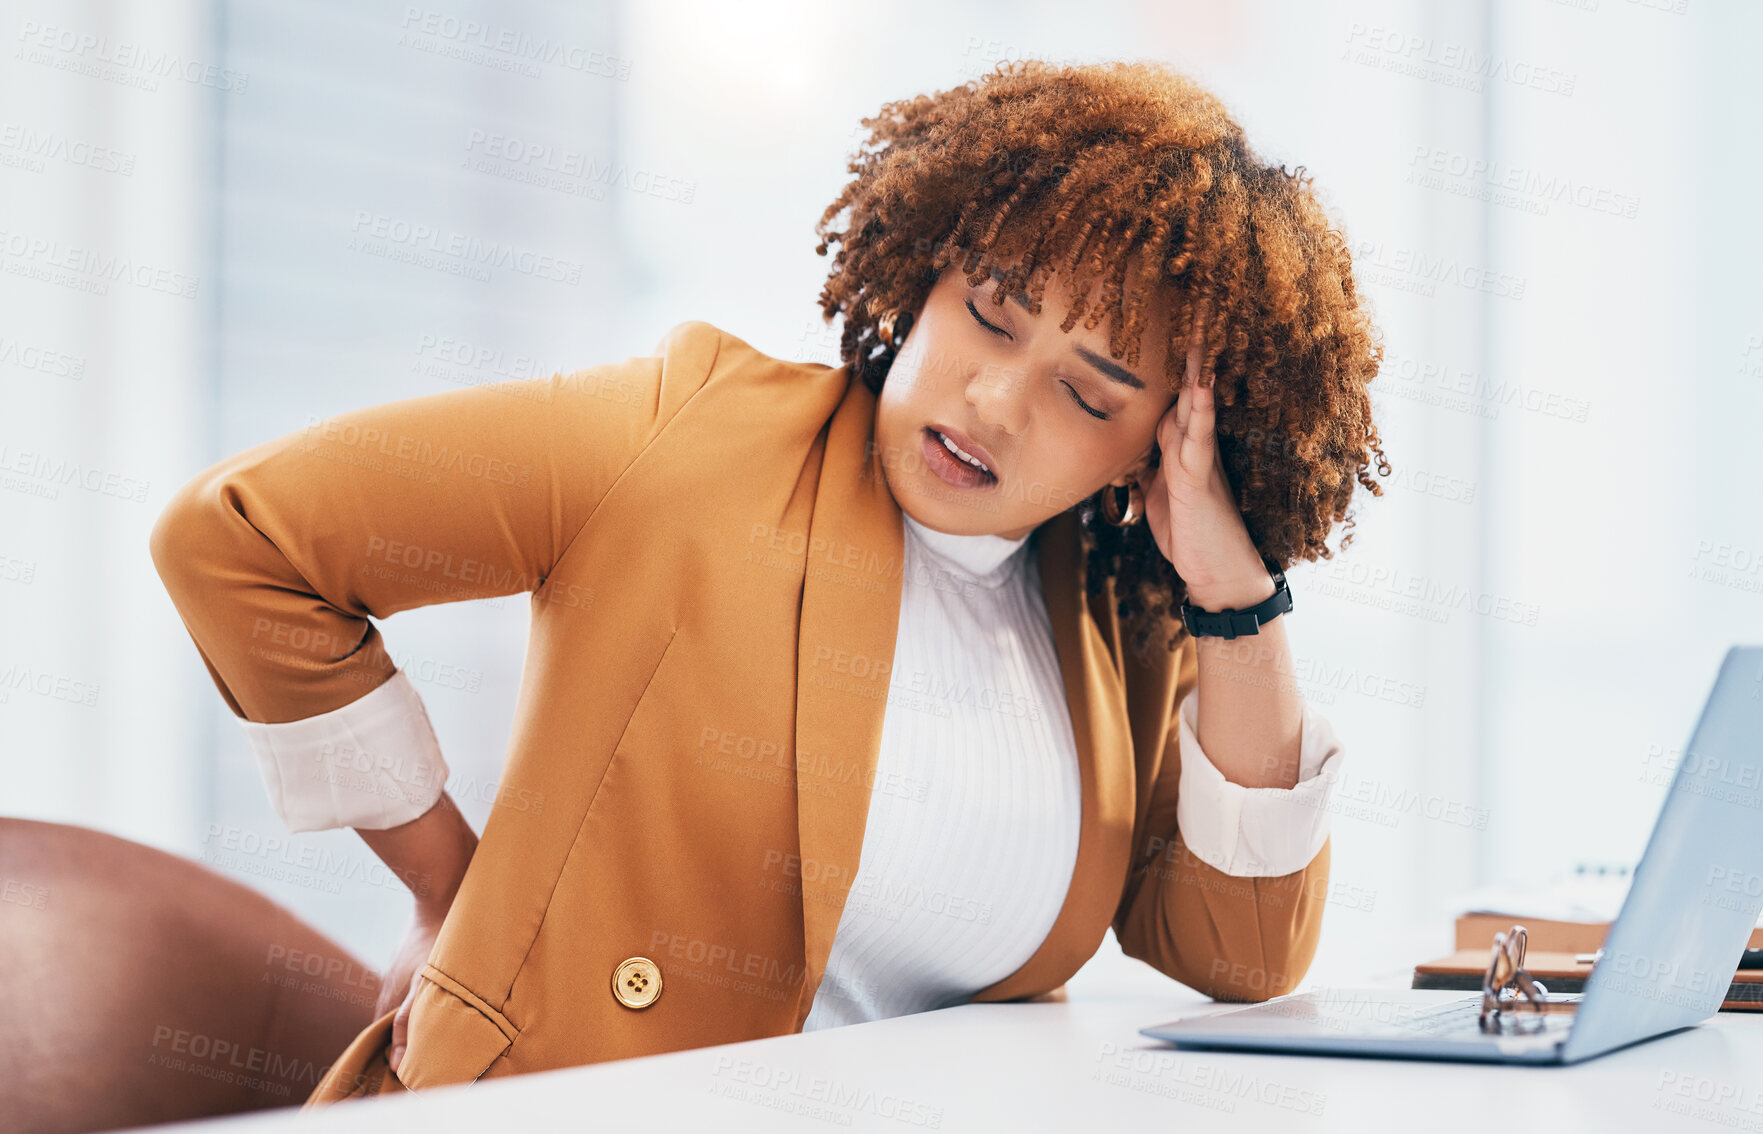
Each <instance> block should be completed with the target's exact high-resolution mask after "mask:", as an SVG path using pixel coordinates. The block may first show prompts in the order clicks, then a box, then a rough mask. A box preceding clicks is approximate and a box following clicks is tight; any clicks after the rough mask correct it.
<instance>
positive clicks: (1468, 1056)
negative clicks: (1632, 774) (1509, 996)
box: [1139, 646, 1763, 1063]
mask: <svg viewBox="0 0 1763 1134" xmlns="http://www.w3.org/2000/svg"><path fill="white" fill-rule="evenodd" d="M1759 910H1763V646H1734V647H1732V648H1731V649H1729V650H1728V651H1727V653H1726V657H1725V658H1724V659H1723V660H1722V661H1721V663H1720V672H1719V674H1718V676H1717V677H1716V679H1715V681H1714V690H1713V692H1712V693H1710V694H1709V695H1708V700H1707V702H1706V703H1705V704H1704V705H1703V706H1702V715H1701V717H1700V718H1699V719H1698V720H1697V721H1696V726H1695V729H1694V730H1693V731H1692V733H1691V734H1690V740H1689V744H1688V746H1687V747H1685V749H1684V750H1683V753H1682V755H1681V756H1680V757H1679V759H1678V760H1677V767H1676V770H1675V772H1674V774H1673V775H1672V779H1671V786H1670V787H1669V788H1668V789H1667V791H1666V793H1665V802H1664V804H1663V806H1662V807H1661V808H1660V811H1659V818H1658V820H1657V821H1656V822H1655V823H1654V826H1653V834H1652V836H1651V837H1650V838H1649V839H1648V840H1647V847H1646V850H1645V852H1644V853H1643V854H1642V855H1641V860H1640V863H1639V864H1638V865H1637V866H1636V867H1635V871H1634V876H1633V879H1632V881H1631V882H1630V884H1629V890H1628V894H1627V896H1626V897H1625V898H1624V900H1623V903H1622V909H1621V911H1620V912H1619V913H1618V914H1617V915H1616V920H1615V921H1614V922H1613V923H1611V926H1610V929H1609V931H1608V933H1607V934H1606V935H1605V938H1604V948H1603V952H1602V954H1601V955H1600V956H1599V957H1598V960H1597V962H1596V963H1595V964H1593V966H1592V971H1591V974H1590V976H1588V977H1587V978H1586V981H1585V984H1584V986H1583V991H1581V992H1579V993H1576V994H1574V995H1571V996H1562V995H1551V996H1549V997H1548V999H1550V1000H1561V1001H1569V1002H1575V1007H1574V1008H1573V1010H1572V1011H1571V1012H1559V1013H1556V1012H1549V1013H1543V1014H1537V1013H1534V1012H1532V1013H1526V1012H1524V1011H1523V1010H1522V1009H1521V1008H1520V1009H1508V1010H1507V1011H1504V1012H1502V1013H1501V1017H1502V1019H1501V1020H1499V1021H1497V1024H1498V1030H1487V1031H1484V1030H1483V1029H1482V1026H1481V1023H1480V1019H1479V1017H1480V1013H1481V994H1480V993H1479V992H1477V993H1473V994H1470V995H1465V994H1464V993H1462V992H1461V991H1455V990H1441V989H1329V990H1326V991H1317V992H1306V993H1294V994H1291V995H1288V996H1281V997H1276V998H1274V999H1272V1000H1268V1001H1264V1002H1262V1003H1259V1004H1254V1005H1250V1006H1248V1007H1243V1008H1235V1009H1229V1010H1226V1011H1222V1012H1218V1013H1215V1014H1213V1015H1208V1016H1199V1017H1189V1018H1187V1019H1182V1020H1172V1021H1171V1022H1169V1023H1167V1024H1159V1025H1157V1026H1155V1027H1149V1028H1140V1029H1139V1031H1140V1033H1141V1034H1142V1035H1146V1036H1150V1037H1151V1038H1153V1039H1159V1040H1164V1041H1167V1042H1168V1043H1172V1044H1174V1045H1175V1046H1177V1047H1180V1048H1197V1049H1204V1050H1225V1051H1266V1052H1283V1053H1303V1054H1313V1055H1358V1056H1383V1057H1392V1058H1399V1059H1447V1060H1475V1061H1481V1062H1489V1063H1576V1062H1578V1061H1580V1060H1582V1059H1590V1058H1592V1057H1593V1056H1596V1055H1602V1054H1604V1053H1605V1052H1609V1051H1614V1050H1616V1049H1617V1048H1620V1047H1627V1046H1629V1045H1631V1044H1635V1043H1640V1042H1642V1041H1645V1040H1649V1039H1655V1038H1657V1037H1659V1036H1663V1035H1668V1034H1670V1033H1672V1032H1677V1031H1681V1030H1682V1029H1684V1028H1688V1027H1691V1026H1693V1025H1695V1024H1697V1023H1699V1022H1701V1021H1703V1020H1706V1019H1707V1018H1708V1017H1710V1016H1712V1015H1713V1014H1714V1013H1715V1012H1716V1011H1717V1010H1718V1009H1719V1007H1720V1003H1721V1001H1722V1000H1724V999H1725V997H1726V991H1727V988H1728V986H1729V985H1730V984H1731V982H1732V977H1733V973H1734V972H1736V971H1737V970H1738V965H1739V959H1740V957H1741V956H1742V955H1743V953H1744V951H1745V946H1746V944H1747V943H1748V942H1749V940H1750V936H1751V930H1752V927H1753V926H1755V925H1756V924H1757V916H1758V912H1759ZM1490 950H1491V945H1490Z"/></svg>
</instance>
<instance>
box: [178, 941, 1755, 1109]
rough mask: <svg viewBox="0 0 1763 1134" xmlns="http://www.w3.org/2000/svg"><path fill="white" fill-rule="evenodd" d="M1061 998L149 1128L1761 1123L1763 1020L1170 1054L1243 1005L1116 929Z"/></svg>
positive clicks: (1386, 982)
mask: <svg viewBox="0 0 1763 1134" xmlns="http://www.w3.org/2000/svg"><path fill="white" fill-rule="evenodd" d="M1416 955H1426V954H1425V953H1424V952H1421V953H1417V954H1416ZM1320 961H1321V958H1319V962H1320ZM1312 972H1315V969H1314V968H1313V970H1312ZM1336 972H1337V973H1339V972H1341V969H1340V968H1339V967H1338V966H1337V968H1336ZM1361 975H1363V974H1361ZM1371 975H1372V976H1375V977H1378V978H1379V979H1364V980H1361V981H1359V982H1357V983H1360V984H1363V985H1366V986H1372V985H1381V986H1382V987H1392V984H1393V986H1395V987H1401V986H1402V985H1404V984H1405V983H1406V982H1405V981H1402V980H1399V979H1398V980H1395V981H1392V979H1391V976H1392V974H1391V973H1388V972H1386V973H1382V974H1371ZM1328 983H1329V984H1331V985H1337V984H1340V983H1344V982H1342V981H1339V980H1331V981H1329V982H1328ZM1307 987H1308V985H1307ZM1067 992H1068V997H1069V998H1068V999H1067V1000H1066V1001H1064V1002H1048V1003H1036V1004H966V1005H961V1006H959V1007H955V1008H946V1009H942V1010H940V1011H936V1012H924V1013H919V1014H917V1015H913V1016H902V1017H899V1018H896V1019H892V1020H878V1021H876V1022H874V1023H868V1024H854V1025H850V1026H848V1027H842V1028H830V1029H826V1030H824V1031H819V1032H812V1033H808V1034H805V1035H791V1036H778V1037H775V1038H772V1039H763V1040H754V1041H751V1042H748V1043H738V1044H725V1045H721V1046H717V1047H709V1048H699V1049H695V1050H691V1051H681V1052H673V1053H670V1054H667V1055H654V1056H646V1057H643V1058H640V1059H627V1060H619V1061H616V1062H612V1063H599V1064H590V1065H588V1066H585V1067H573V1068H566V1069H564V1070H559V1071H548V1072H542V1073H538V1074H532V1075H521V1076H515V1077H512V1078H507V1079H486V1080H483V1081H481V1082H478V1083H472V1084H467V1085H464V1086H458V1087H447V1088H442V1089H438V1090H431V1091H425V1092H422V1093H411V1094H406V1095H401V1096H398V1097H395V1098H384V1099H376V1100H370V1101H360V1102H353V1103H343V1104H339V1105H336V1106H332V1107H328V1108H325V1109H323V1110H321V1111H314V1112H312V1113H310V1114H302V1113H301V1112H300V1111H298V1110H293V1109H289V1110H279V1111H272V1112H268V1113H265V1114H258V1115H253V1116H246V1117H239V1118H225V1119H212V1120H208V1121H205V1122H199V1123H187V1124H178V1125H167V1126H155V1127H150V1128H146V1129H151V1130H153V1131H155V1132H159V1134H164V1132H168V1131H191V1132H206V1134H232V1132H233V1131H235V1130H236V1131H238V1132H239V1134H272V1132H279V1131H284V1130H285V1131H290V1132H293V1131H300V1132H304V1134H314V1132H321V1131H323V1132H328V1131H357V1130H359V1131H375V1132H377V1131H384V1130H418V1131H422V1132H423V1134H449V1132H452V1131H462V1132H463V1131H469V1132H471V1134H484V1132H487V1131H494V1130H503V1129H515V1130H543V1129H562V1128H567V1129H572V1130H573V1129H586V1128H599V1127H602V1126H603V1127H604V1128H605V1129H608V1130H621V1131H622V1130H692V1131H705V1130H716V1131H727V1130H754V1131H768V1132H769V1131H780V1130H784V1131H788V1130H812V1131H826V1130H828V1129H839V1128H844V1129H851V1130H890V1131H903V1130H912V1129H918V1130H937V1131H961V1130H988V1131H989V1130H1079V1129H1084V1130H1098V1129H1099V1130H1105V1129H1108V1128H1110V1127H1112V1128H1114V1129H1119V1130H1176V1129H1179V1130H1183V1131H1209V1130H1229V1131H1232V1132H1243V1131H1259V1130H1269V1131H1272V1130H1278V1131H1299V1132H1309V1131H1315V1132H1318V1134H1320V1132H1322V1131H1336V1130H1339V1131H1351V1132H1352V1134H1364V1132H1365V1131H1367V1130H1381V1129H1387V1128H1389V1127H1390V1126H1391V1124H1392V1121H1396V1122H1401V1121H1404V1120H1406V1121H1411V1122H1412V1123H1413V1124H1414V1125H1416V1126H1423V1127H1424V1129H1425V1130H1426V1132H1427V1134H1440V1132H1445V1131H1457V1130H1461V1131H1466V1132H1473V1134H1487V1131H1488V1130H1489V1128H1490V1127H1489V1119H1490V1116H1491V1115H1494V1114H1502V1115H1504V1116H1505V1117H1506V1118H1508V1119H1512V1118H1518V1119H1520V1120H1521V1122H1522V1127H1523V1128H1524V1129H1533V1130H1548V1131H1550V1132H1551V1134H1553V1132H1556V1131H1571V1130H1585V1131H1597V1132H1599V1134H1603V1132H1605V1131H1610V1130H1647V1131H1654V1130H1685V1131H1698V1132H1705V1131H1707V1130H1709V1129H1711V1128H1725V1129H1731V1130H1756V1131H1763V1013H1731V1012H1723V1013H1719V1014H1717V1015H1716V1016H1715V1017H1714V1018H1713V1019H1712V1020H1709V1021H1708V1022H1706V1023H1704V1024H1701V1025H1699V1026H1697V1027H1695V1028H1692V1029H1689V1030H1687V1031H1684V1032H1679V1033H1677V1034H1675V1035H1671V1036H1666V1037H1664V1038H1662V1039H1656V1040H1652V1041H1649V1042H1647V1043H1643V1044H1639V1045H1636V1046H1634V1047H1630V1048H1626V1049H1624V1050H1621V1051H1616V1052H1612V1053H1610V1054H1608V1055H1605V1056H1601V1057H1599V1058H1597V1059H1593V1060H1589V1061H1587V1062H1585V1063H1580V1064H1575V1065H1573V1066H1570V1067H1536V1068H1526V1067H1500V1066H1487V1065H1477V1064H1461V1063H1437V1062H1422V1061H1409V1060H1388V1059H1357V1058H1342V1057H1334V1058H1327V1057H1303V1056H1284V1055H1254V1054H1246V1053H1242V1054H1238V1053H1227V1052H1198V1051H1182V1050H1178V1049H1176V1048H1173V1047H1170V1046H1168V1045H1166V1044H1162V1043H1159V1042H1157V1041H1155V1040H1150V1039H1147V1038H1146V1037H1144V1036H1141V1035H1139V1034H1138V1029H1139V1028H1141V1027H1145V1026H1148V1025H1151V1024H1156V1023H1162V1022H1164V1021H1166V1020H1172V1019H1175V1018H1177V1017H1180V1016H1187V1015H1197V1014H1204V1013H1207V1012H1214V1011H1223V1010H1226V1009H1227V1008H1228V1007H1229V1006H1228V1005H1220V1004H1215V1003H1214V1002H1212V1001H1210V1000H1207V999H1205V998H1204V997H1201V996H1200V995H1198V994H1197V993H1194V992H1192V991H1190V990H1188V989H1186V988H1184V987H1182V986H1180V985H1177V984H1175V983H1174V982H1173V981H1170V980H1169V979H1168V978H1166V977H1164V976H1163V975H1162V974H1161V973H1158V972H1156V971H1155V970H1153V969H1151V968H1150V967H1149V966H1147V965H1144V964H1141V963H1140V962H1138V961H1134V960H1131V959H1130V958H1127V957H1124V956H1122V955H1121V954H1120V951H1119V948H1118V946H1117V945H1116V944H1115V943H1114V939H1113V936H1112V935H1110V936H1109V937H1108V938H1107V940H1106V941H1105V943H1104V946H1103V950H1102V952H1101V953H1099V954H1098V955H1097V957H1096V958H1095V959H1094V960H1093V961H1091V963H1090V964H1089V965H1086V966H1085V968H1084V970H1083V972H1081V973H1079V974H1078V975H1077V976H1076V977H1074V978H1073V979H1072V981H1071V983H1070V984H1069V985H1067ZM1496 1101H1497V1103H1498V1107H1497V1109H1494V1110H1490V1109H1489V1106H1488V1104H1491V1103H1494V1102H1496ZM1172 1123H1175V1124H1179V1125H1171V1124H1172ZM1710 1123H1712V1124H1713V1126H1712V1127H1711V1126H1710ZM1151 1124H1157V1125H1151Z"/></svg>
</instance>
